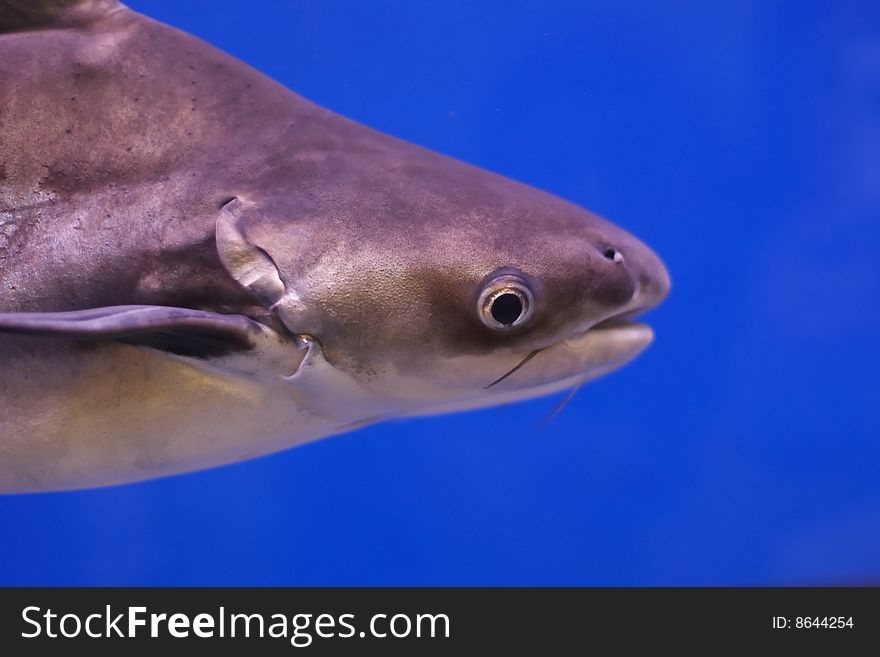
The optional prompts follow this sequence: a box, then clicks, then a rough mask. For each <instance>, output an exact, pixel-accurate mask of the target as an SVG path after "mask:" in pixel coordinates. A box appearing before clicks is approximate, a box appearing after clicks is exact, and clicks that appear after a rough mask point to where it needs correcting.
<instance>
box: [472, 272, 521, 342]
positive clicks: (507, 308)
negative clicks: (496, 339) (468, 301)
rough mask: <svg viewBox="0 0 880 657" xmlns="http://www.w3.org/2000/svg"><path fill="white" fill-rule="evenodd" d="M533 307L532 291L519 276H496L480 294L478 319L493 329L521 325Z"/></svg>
mask: <svg viewBox="0 0 880 657" xmlns="http://www.w3.org/2000/svg"><path fill="white" fill-rule="evenodd" d="M533 307H534V298H533V297H532V291H531V290H530V289H529V287H528V285H526V282H525V281H524V280H522V279H521V278H520V277H519V276H501V277H499V278H496V279H495V280H493V281H491V282H490V283H489V284H488V285H486V287H485V288H484V289H483V292H482V293H481V294H480V300H479V311H480V319H482V320H483V324H485V325H486V326H488V327H489V328H491V329H495V330H505V329H511V328H514V327H516V326H521V325H522V324H524V323H525V322H526V321H527V320H528V319H529V317H531V316H532V311H533Z"/></svg>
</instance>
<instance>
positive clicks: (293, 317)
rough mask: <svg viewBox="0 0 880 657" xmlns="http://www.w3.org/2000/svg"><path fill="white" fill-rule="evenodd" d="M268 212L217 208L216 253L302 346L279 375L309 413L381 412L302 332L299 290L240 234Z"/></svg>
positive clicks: (244, 202)
mask: <svg viewBox="0 0 880 657" xmlns="http://www.w3.org/2000/svg"><path fill="white" fill-rule="evenodd" d="M268 211H270V210H269V209H268V208H266V207H264V206H261V205H260V204H257V203H254V202H253V201H250V200H248V199H243V198H238V197H235V198H233V199H231V200H230V201H229V202H227V203H225V204H224V205H223V207H222V208H221V209H220V213H219V215H218V216H217V223H216V242H217V252H218V254H219V256H220V261H221V262H222V263H223V267H224V268H225V269H226V271H227V272H228V273H229V275H230V276H232V278H234V279H235V280H236V281H237V282H238V284H239V285H241V287H242V288H244V289H245V290H247V291H248V292H249V293H250V294H251V295H252V296H253V297H254V298H255V299H256V300H257V301H258V302H259V303H260V304H262V305H263V306H264V307H265V308H267V309H268V310H269V311H270V312H271V313H272V314H273V316H274V317H275V318H276V319H277V320H278V322H279V323H280V324H281V325H283V326H284V327H285V328H286V329H287V330H288V331H289V332H290V334H291V335H292V336H293V338H294V340H295V342H296V343H297V346H299V347H300V348H301V349H304V350H305V356H304V357H303V359H302V362H301V363H300V365H299V367H298V368H297V369H296V370H295V371H294V372H292V373H290V374H289V375H286V376H284V377H282V378H283V379H284V381H286V382H287V383H288V384H289V385H290V386H291V387H292V388H293V390H294V393H295V394H296V396H297V397H298V398H300V400H301V401H302V402H303V405H304V406H305V407H306V408H308V409H309V410H310V411H311V412H313V413H315V414H316V415H320V416H321V417H325V418H330V419H348V418H352V417H358V418H365V419H366V418H369V419H370V420H372V419H373V418H376V417H378V416H381V415H382V414H383V412H384V411H388V410H390V408H388V406H389V405H388V400H387V399H383V397H381V396H380V395H378V394H376V393H373V392H371V391H369V390H368V389H366V388H365V387H364V386H363V385H361V383H359V382H358V380H357V379H356V378H355V377H353V376H351V375H350V374H348V373H346V372H344V371H343V370H340V369H339V368H337V367H334V366H333V365H332V364H331V363H330V362H329V361H328V360H327V358H326V356H325V354H324V350H323V349H322V348H321V344H320V342H319V341H318V340H317V339H316V337H315V336H312V335H309V334H306V333H303V332H302V328H301V327H302V324H301V323H300V322H301V321H302V318H303V317H305V316H307V315H308V316H311V313H310V312H309V309H308V308H307V305H306V304H305V303H304V301H303V298H302V296H301V294H300V293H299V292H298V291H297V290H296V289H295V288H294V286H293V285H292V284H290V283H289V282H285V281H284V280H283V276H282V274H281V272H280V271H279V270H278V267H277V265H276V264H275V261H274V260H273V259H272V257H271V256H270V255H269V253H268V251H267V250H266V249H264V248H262V247H261V246H258V245H257V244H254V243H253V242H251V241H250V240H249V239H248V236H247V235H246V231H247V228H246V227H247V225H248V224H249V223H251V222H256V221H259V220H260V218H261V217H262V216H263V215H264V214H265V213H266V212H268Z"/></svg>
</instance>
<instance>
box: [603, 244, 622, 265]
mask: <svg viewBox="0 0 880 657" xmlns="http://www.w3.org/2000/svg"><path fill="white" fill-rule="evenodd" d="M602 255H603V256H605V258H606V260H611V261H612V262H623V254H622V253H621V252H620V251H618V250H617V249H615V248H614V247H613V246H609V247H607V248H606V249H605V250H604V251H603V252H602Z"/></svg>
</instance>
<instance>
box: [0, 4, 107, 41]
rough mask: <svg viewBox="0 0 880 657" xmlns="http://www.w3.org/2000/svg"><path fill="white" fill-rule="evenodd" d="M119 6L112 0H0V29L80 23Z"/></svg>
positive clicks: (22, 29) (10, 30) (34, 28)
mask: <svg viewBox="0 0 880 657" xmlns="http://www.w3.org/2000/svg"><path fill="white" fill-rule="evenodd" d="M121 6H122V5H120V4H119V2H117V1H116V0H0V33H3V32H20V31H25V30H40V29H46V28H50V27H56V26H57V27H60V26H74V25H82V24H85V23H89V22H91V21H93V20H96V19H98V18H100V17H101V16H103V15H104V14H106V13H108V12H110V11H112V10H113V9H117V8H119V7H121Z"/></svg>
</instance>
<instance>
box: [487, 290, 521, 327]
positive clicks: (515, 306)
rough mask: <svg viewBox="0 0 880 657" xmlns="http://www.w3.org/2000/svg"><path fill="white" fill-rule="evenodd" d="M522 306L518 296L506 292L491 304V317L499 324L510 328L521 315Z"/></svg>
mask: <svg viewBox="0 0 880 657" xmlns="http://www.w3.org/2000/svg"><path fill="white" fill-rule="evenodd" d="M522 311H523V305H522V301H521V300H520V298H519V297H518V296H516V295H515V294H512V293H510V292H507V293H505V294H499V295H498V297H497V298H496V299H495V301H493V302H492V311H491V312H492V317H493V318H494V319H495V321H496V322H498V323H499V324H504V326H510V325H511V324H513V323H514V322H515V321H516V320H518V319H519V316H520V315H522Z"/></svg>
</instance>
